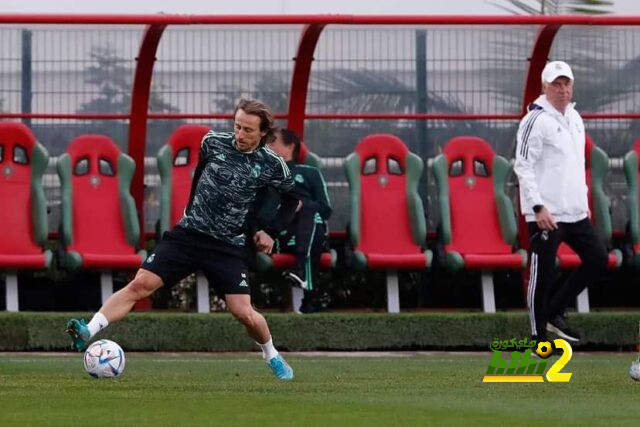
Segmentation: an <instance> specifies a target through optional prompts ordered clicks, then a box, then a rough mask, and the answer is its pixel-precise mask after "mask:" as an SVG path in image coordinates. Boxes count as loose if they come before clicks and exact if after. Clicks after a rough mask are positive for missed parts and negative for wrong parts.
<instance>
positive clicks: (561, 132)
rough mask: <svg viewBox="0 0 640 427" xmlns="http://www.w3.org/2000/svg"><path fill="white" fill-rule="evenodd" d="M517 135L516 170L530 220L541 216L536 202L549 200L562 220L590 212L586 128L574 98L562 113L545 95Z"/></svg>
mask: <svg viewBox="0 0 640 427" xmlns="http://www.w3.org/2000/svg"><path fill="white" fill-rule="evenodd" d="M517 139H518V143H517V146H516V161H515V165H514V171H515V173H516V175H517V176H518V182H519V185H520V207H521V210H522V212H523V213H524V215H525V218H526V220H527V221H535V214H534V212H533V207H534V206H535V205H544V206H545V207H546V208H547V210H549V212H550V213H551V214H552V215H553V216H554V218H555V220H556V221H557V222H577V221H580V220H582V219H584V218H586V217H587V215H588V212H589V204H588V199H587V183H586V178H585V170H584V168H585V159H584V145H585V130H584V123H583V122H582V118H581V117H580V115H579V114H578V112H577V111H576V110H575V109H574V108H573V104H570V105H569V106H567V109H566V111H565V114H562V113H560V112H559V111H558V110H556V109H555V108H554V107H553V106H552V105H551V104H550V103H549V101H548V100H547V98H546V96H545V95H541V96H540V97H538V99H536V100H535V101H534V102H533V103H532V104H531V105H530V106H529V112H528V113H527V115H526V116H524V118H523V119H522V121H521V122H520V127H519V129H518V135H517Z"/></svg>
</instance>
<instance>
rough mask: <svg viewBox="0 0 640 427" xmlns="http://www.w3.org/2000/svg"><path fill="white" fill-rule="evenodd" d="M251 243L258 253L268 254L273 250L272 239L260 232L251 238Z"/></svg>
mask: <svg viewBox="0 0 640 427" xmlns="http://www.w3.org/2000/svg"><path fill="white" fill-rule="evenodd" d="M253 243H254V244H255V245H256V250H257V251H258V252H264V253H265V254H270V253H271V251H272V250H273V239H272V238H271V236H269V235H268V234H267V233H265V232H264V231H262V230H260V231H258V232H256V234H255V235H254V236H253Z"/></svg>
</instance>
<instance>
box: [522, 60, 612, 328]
mask: <svg viewBox="0 0 640 427" xmlns="http://www.w3.org/2000/svg"><path fill="white" fill-rule="evenodd" d="M542 91H543V93H544V94H543V95H540V96H539V97H538V99H536V100H535V101H534V102H533V103H532V104H531V105H530V106H529V112H528V113H527V115H526V116H525V117H524V118H523V119H522V121H521V122H520V127H519V129H518V136H517V139H518V144H517V147H516V161H515V166H514V171H515V173H516V175H517V176H518V181H519V185H520V207H521V210H522V213H523V214H524V215H525V218H526V221H527V225H528V228H529V240H530V246H531V264H530V265H531V267H530V276H529V290H528V295H527V307H528V309H529V319H530V326H531V335H532V336H533V338H534V339H537V340H538V341H546V340H547V332H553V333H555V334H557V335H558V336H559V337H561V338H564V339H565V340H569V341H578V340H579V339H580V337H579V336H578V334H577V333H576V332H574V331H572V330H571V329H570V328H569V326H568V325H567V322H566V319H565V317H564V311H565V308H566V307H567V305H569V303H570V302H571V301H572V300H574V299H575V297H576V296H577V295H578V294H579V293H580V292H581V291H582V290H583V289H585V287H586V286H587V285H589V284H593V283H594V282H595V281H597V280H598V279H599V278H600V277H602V275H603V274H604V272H605V270H606V267H607V260H608V256H607V250H606V248H605V246H604V243H603V242H602V240H601V239H600V238H599V237H598V236H597V235H596V232H595V230H594V228H593V226H592V224H591V221H590V219H589V218H590V212H589V203H588V200H587V183H586V178H585V170H584V167H585V166H584V165H585V159H584V145H585V130H584V123H583V122H582V118H581V117H580V115H579V114H578V112H577V111H576V110H575V109H574V108H573V106H574V104H573V103H572V102H571V99H572V97H573V72H572V71H571V68H570V67H569V65H567V64H566V63H565V62H562V61H553V62H550V63H548V64H547V65H546V66H545V68H544V70H543V71H542ZM561 242H566V243H567V244H568V245H569V246H570V247H571V248H572V249H573V250H574V251H575V252H576V253H577V254H578V255H579V256H580V259H581V261H582V263H581V265H580V267H579V268H578V269H577V270H576V271H575V272H574V273H573V274H572V275H571V277H570V278H569V279H568V280H567V281H566V282H565V283H564V284H563V285H562V286H561V287H560V288H559V289H558V290H557V291H556V292H555V293H554V292H553V290H552V286H553V282H554V278H555V275H554V273H555V258H556V252H557V250H558V246H559V245H560V243H561Z"/></svg>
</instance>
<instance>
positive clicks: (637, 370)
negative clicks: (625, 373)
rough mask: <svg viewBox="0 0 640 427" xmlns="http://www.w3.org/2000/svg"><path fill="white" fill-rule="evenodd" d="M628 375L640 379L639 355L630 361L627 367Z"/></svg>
mask: <svg viewBox="0 0 640 427" xmlns="http://www.w3.org/2000/svg"><path fill="white" fill-rule="evenodd" d="M629 375H630V376H631V378H633V379H634V380H636V381H640V356H638V358H637V359H636V360H635V361H634V362H632V363H631V367H629Z"/></svg>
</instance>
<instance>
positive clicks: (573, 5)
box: [489, 0, 613, 15]
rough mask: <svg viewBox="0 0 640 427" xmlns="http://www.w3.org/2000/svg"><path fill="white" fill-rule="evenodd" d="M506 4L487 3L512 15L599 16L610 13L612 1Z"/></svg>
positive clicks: (553, 0)
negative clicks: (570, 14)
mask: <svg viewBox="0 0 640 427" xmlns="http://www.w3.org/2000/svg"><path fill="white" fill-rule="evenodd" d="M507 2H508V3H509V5H504V4H501V3H495V2H489V3H491V4H493V5H495V6H497V7H499V8H501V9H503V10H506V11H507V12H509V13H512V14H514V15H523V14H524V15H538V14H540V15H560V14H567V13H572V14H589V15H599V14H607V13H611V11H610V10H608V9H607V7H609V6H611V5H613V1H608V0H533V1H522V0H507ZM532 3H533V4H532Z"/></svg>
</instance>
